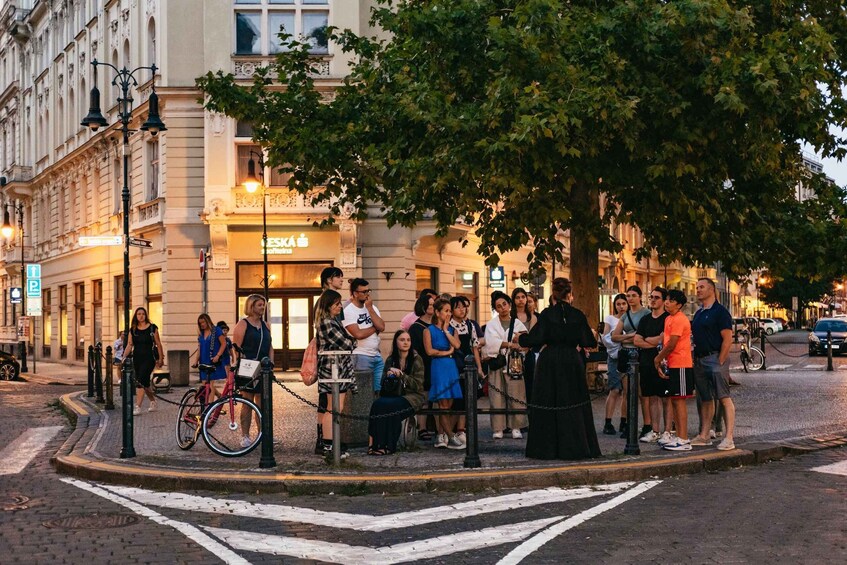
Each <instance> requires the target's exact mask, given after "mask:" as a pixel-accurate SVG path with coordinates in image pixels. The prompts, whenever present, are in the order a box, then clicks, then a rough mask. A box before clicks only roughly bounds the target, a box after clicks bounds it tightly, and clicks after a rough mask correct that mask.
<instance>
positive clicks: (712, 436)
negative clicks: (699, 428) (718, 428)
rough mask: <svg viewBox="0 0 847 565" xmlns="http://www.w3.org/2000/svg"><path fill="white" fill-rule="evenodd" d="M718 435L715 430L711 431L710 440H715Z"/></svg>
mask: <svg viewBox="0 0 847 565" xmlns="http://www.w3.org/2000/svg"><path fill="white" fill-rule="evenodd" d="M717 435H718V434H716V433H715V430H709V439H715V438H716V437H717Z"/></svg>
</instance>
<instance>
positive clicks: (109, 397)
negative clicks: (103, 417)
mask: <svg viewBox="0 0 847 565" xmlns="http://www.w3.org/2000/svg"><path fill="white" fill-rule="evenodd" d="M113 362H114V360H113V359H112V346H111V345H108V346H106V367H107V368H108V370H107V371H106V406H104V408H105V409H106V410H114V409H115V391H114V390H112V386H113V384H112V373H113V372H114V371H113V370H112V363H113Z"/></svg>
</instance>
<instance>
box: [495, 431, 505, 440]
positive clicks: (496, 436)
mask: <svg viewBox="0 0 847 565" xmlns="http://www.w3.org/2000/svg"><path fill="white" fill-rule="evenodd" d="M493 437H494V439H503V432H494V434H493Z"/></svg>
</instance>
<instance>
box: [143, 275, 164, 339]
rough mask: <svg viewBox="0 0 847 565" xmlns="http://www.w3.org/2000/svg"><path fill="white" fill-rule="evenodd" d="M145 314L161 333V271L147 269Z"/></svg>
mask: <svg viewBox="0 0 847 565" xmlns="http://www.w3.org/2000/svg"><path fill="white" fill-rule="evenodd" d="M146 288H147V314H148V316H149V317H150V322H151V323H153V324H156V325H157V326H158V327H159V333H162V327H163V326H164V320H163V319H162V271H161V270H156V271H147V286H146Z"/></svg>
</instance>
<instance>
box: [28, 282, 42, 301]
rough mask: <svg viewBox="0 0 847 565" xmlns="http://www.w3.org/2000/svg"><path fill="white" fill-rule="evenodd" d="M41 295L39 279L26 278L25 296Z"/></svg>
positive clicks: (34, 296) (35, 296) (37, 296)
mask: <svg viewBox="0 0 847 565" xmlns="http://www.w3.org/2000/svg"><path fill="white" fill-rule="evenodd" d="M40 296H41V279H27V280H26V297H27V298H39V297H40Z"/></svg>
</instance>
